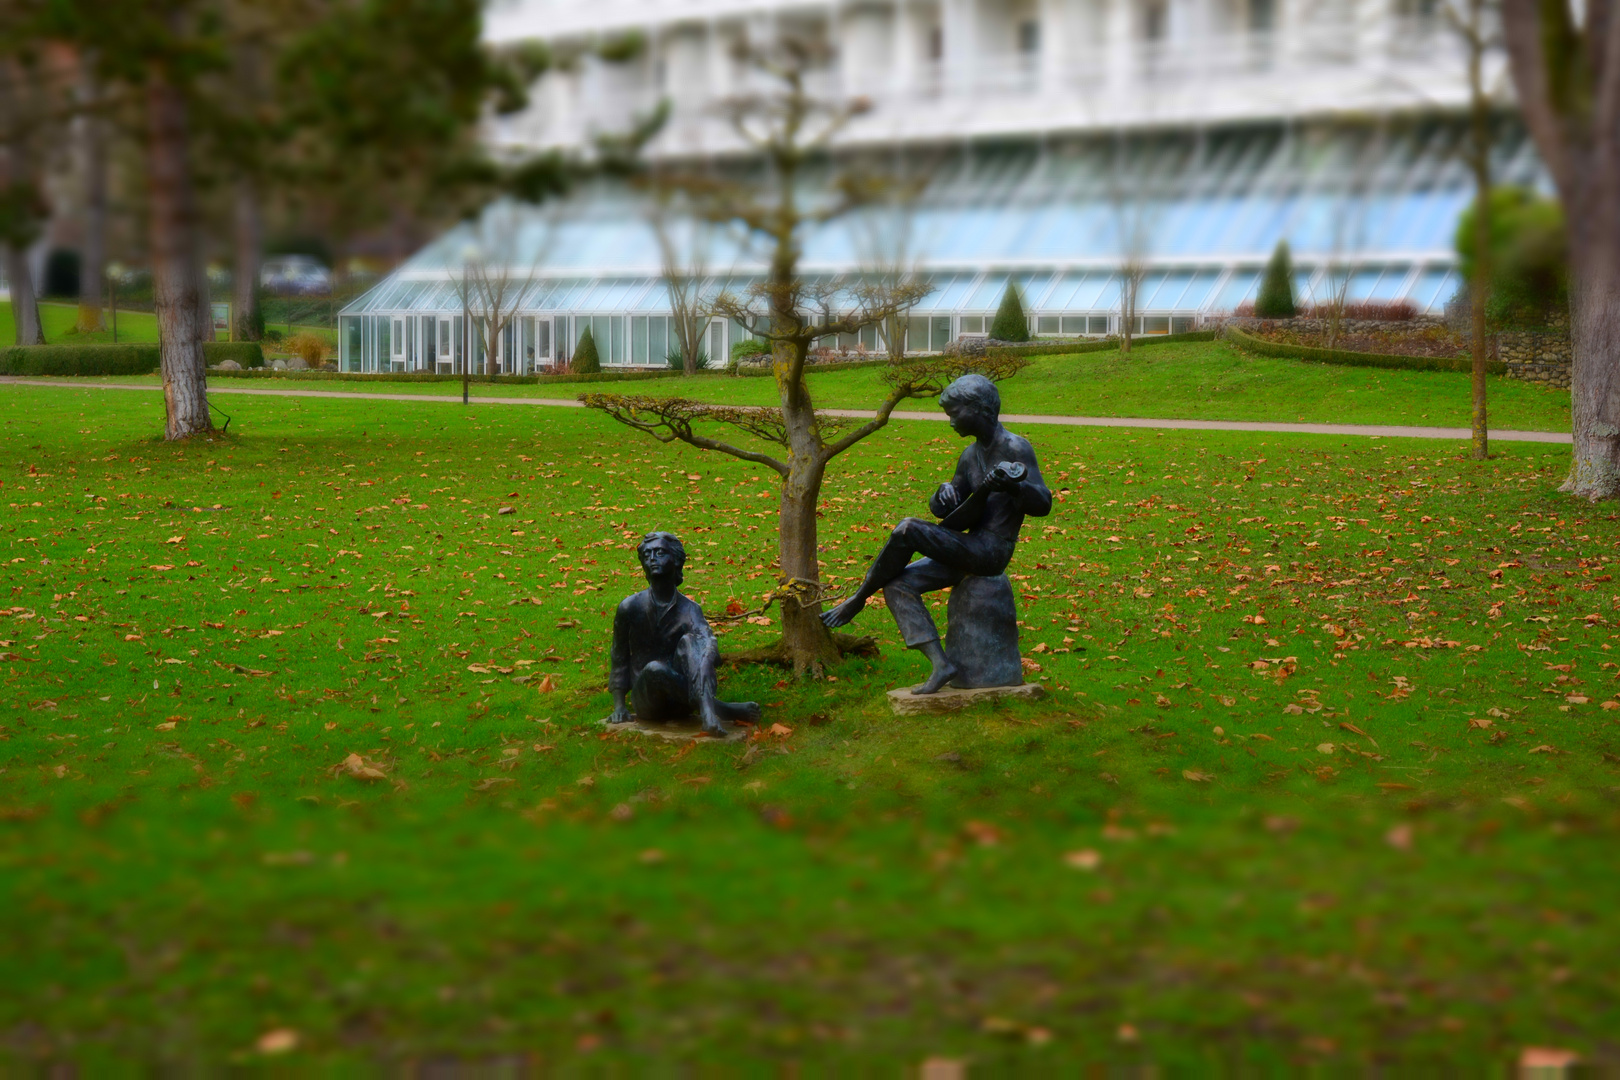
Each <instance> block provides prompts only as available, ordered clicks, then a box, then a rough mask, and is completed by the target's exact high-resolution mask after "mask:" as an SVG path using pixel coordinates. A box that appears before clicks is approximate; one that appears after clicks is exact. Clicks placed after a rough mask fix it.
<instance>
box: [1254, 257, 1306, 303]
mask: <svg viewBox="0 0 1620 1080" xmlns="http://www.w3.org/2000/svg"><path fill="white" fill-rule="evenodd" d="M1296 311H1297V309H1296V307H1295V305H1294V260H1293V259H1291V258H1289V255H1288V241H1286V240H1279V241H1277V248H1276V250H1275V251H1273V252H1272V253H1271V261H1270V262H1268V263H1267V264H1266V276H1265V278H1264V279H1262V280H1261V282H1260V295H1259V296H1257V297H1255V300H1254V313H1255V315H1257V316H1259V317H1260V318H1262V319H1292V318H1293V317H1294V315H1295V313H1296Z"/></svg>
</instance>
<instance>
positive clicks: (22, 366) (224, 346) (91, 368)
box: [0, 341, 264, 375]
mask: <svg viewBox="0 0 1620 1080" xmlns="http://www.w3.org/2000/svg"><path fill="white" fill-rule="evenodd" d="M203 357H204V361H205V362H206V363H208V364H210V365H213V364H222V363H224V362H225V361H227V360H235V361H236V362H237V363H238V364H242V365H244V366H247V365H255V366H257V365H262V364H263V363H264V353H263V351H262V350H261V349H260V348H259V343H258V342H256V341H205V342H203ZM160 363H161V356H160V354H159V352H158V345H157V342H155V341H138V342H120V343H119V344H117V345H112V344H104V345H24V346H13V347H11V348H7V349H0V375H150V374H151V373H152V372H154V371H156V370H157V369H158V367H159V365H160Z"/></svg>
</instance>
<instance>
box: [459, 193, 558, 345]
mask: <svg viewBox="0 0 1620 1080" xmlns="http://www.w3.org/2000/svg"><path fill="white" fill-rule="evenodd" d="M550 233H551V223H550V221H549V219H546V218H543V217H542V216H541V215H539V214H532V213H531V214H525V213H523V212H521V211H520V210H519V208H518V207H517V206H516V205H514V204H513V203H511V202H504V201H503V202H499V203H496V204H494V205H492V206H490V207H489V208H488V209H486V210H485V211H484V212H483V214H481V215H480V216H479V217H478V219H477V221H476V222H475V223H474V224H473V226H472V234H471V237H470V238H469V243H468V246H467V248H466V250H464V251H463V252H461V253H460V254H461V257H462V258H464V259H465V261H466V274H465V277H464V281H465V282H466V286H465V287H466V289H467V292H468V295H467V297H466V306H467V307H468V308H469V309H470V310H471V312H472V317H473V319H474V320H475V323H476V325H477V327H478V330H479V332H480V333H481V334H482V335H483V341H484V372H485V374H487V375H495V374H498V372H499V368H498V362H499V350H500V343H501V335H502V334H503V333H505V331H506V328H507V327H508V326H509V325H511V323H512V320H513V319H514V318H516V317H517V313H518V310H519V309H520V308H521V307H522V305H523V300H524V298H525V297H527V296H528V295H529V292H530V290H532V289H533V288H534V283H535V279H536V278H537V277H538V276H539V273H540V268H541V266H543V265H544V263H545V257H546V254H547V251H548V249H549V246H550V244H549V240H550ZM469 336H470V335H469ZM512 359H513V358H511V357H508V362H509V363H510V362H511V360H512ZM469 363H470V358H469Z"/></svg>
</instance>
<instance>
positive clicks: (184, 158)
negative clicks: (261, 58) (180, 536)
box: [146, 65, 214, 439]
mask: <svg viewBox="0 0 1620 1080" xmlns="http://www.w3.org/2000/svg"><path fill="white" fill-rule="evenodd" d="M146 111H147V187H148V189H149V196H148V197H149V199H150V216H151V259H152V301H153V306H154V307H155V308H156V310H157V322H158V339H159V342H160V345H159V348H160V350H161V356H162V371H163V402H164V406H165V409H166V412H167V422H166V423H165V425H164V437H165V438H167V439H184V438H187V437H189V436H191V435H196V434H200V433H203V432H208V431H212V430H213V429H214V425H213V421H212V420H211V419H210V418H209V415H208V379H207V368H206V366H205V362H204V360H203V350H202V343H203V341H204V338H205V334H204V324H203V323H202V319H201V316H202V314H203V303H204V301H205V298H206V296H207V290H206V288H204V278H203V275H202V273H201V263H200V262H199V260H198V251H197V204H196V194H195V192H194V191H193V190H192V184H191V162H190V160H189V151H190V144H189V132H188V131H187V113H186V100H185V97H184V95H183V94H182V93H181V91H180V88H179V87H177V86H175V85H174V83H173V82H171V81H170V79H169V75H168V73H167V72H166V71H164V70H163V69H162V68H161V67H160V66H157V65H154V66H153V67H152V68H151V70H150V72H149V75H148V82H147V86H146Z"/></svg>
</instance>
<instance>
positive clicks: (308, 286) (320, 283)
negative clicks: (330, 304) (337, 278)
mask: <svg viewBox="0 0 1620 1080" xmlns="http://www.w3.org/2000/svg"><path fill="white" fill-rule="evenodd" d="M259 285H260V286H261V287H263V288H264V290H265V291H266V292H270V293H274V294H275V295H277V296H321V295H325V294H326V293H329V292H331V291H332V272H331V271H330V270H328V269H327V268H326V267H324V266H322V265H321V263H320V260H319V259H317V258H315V257H314V256H313V255H275V256H272V257H271V258H268V259H266V260H264V263H263V265H261V266H260V268H259Z"/></svg>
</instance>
